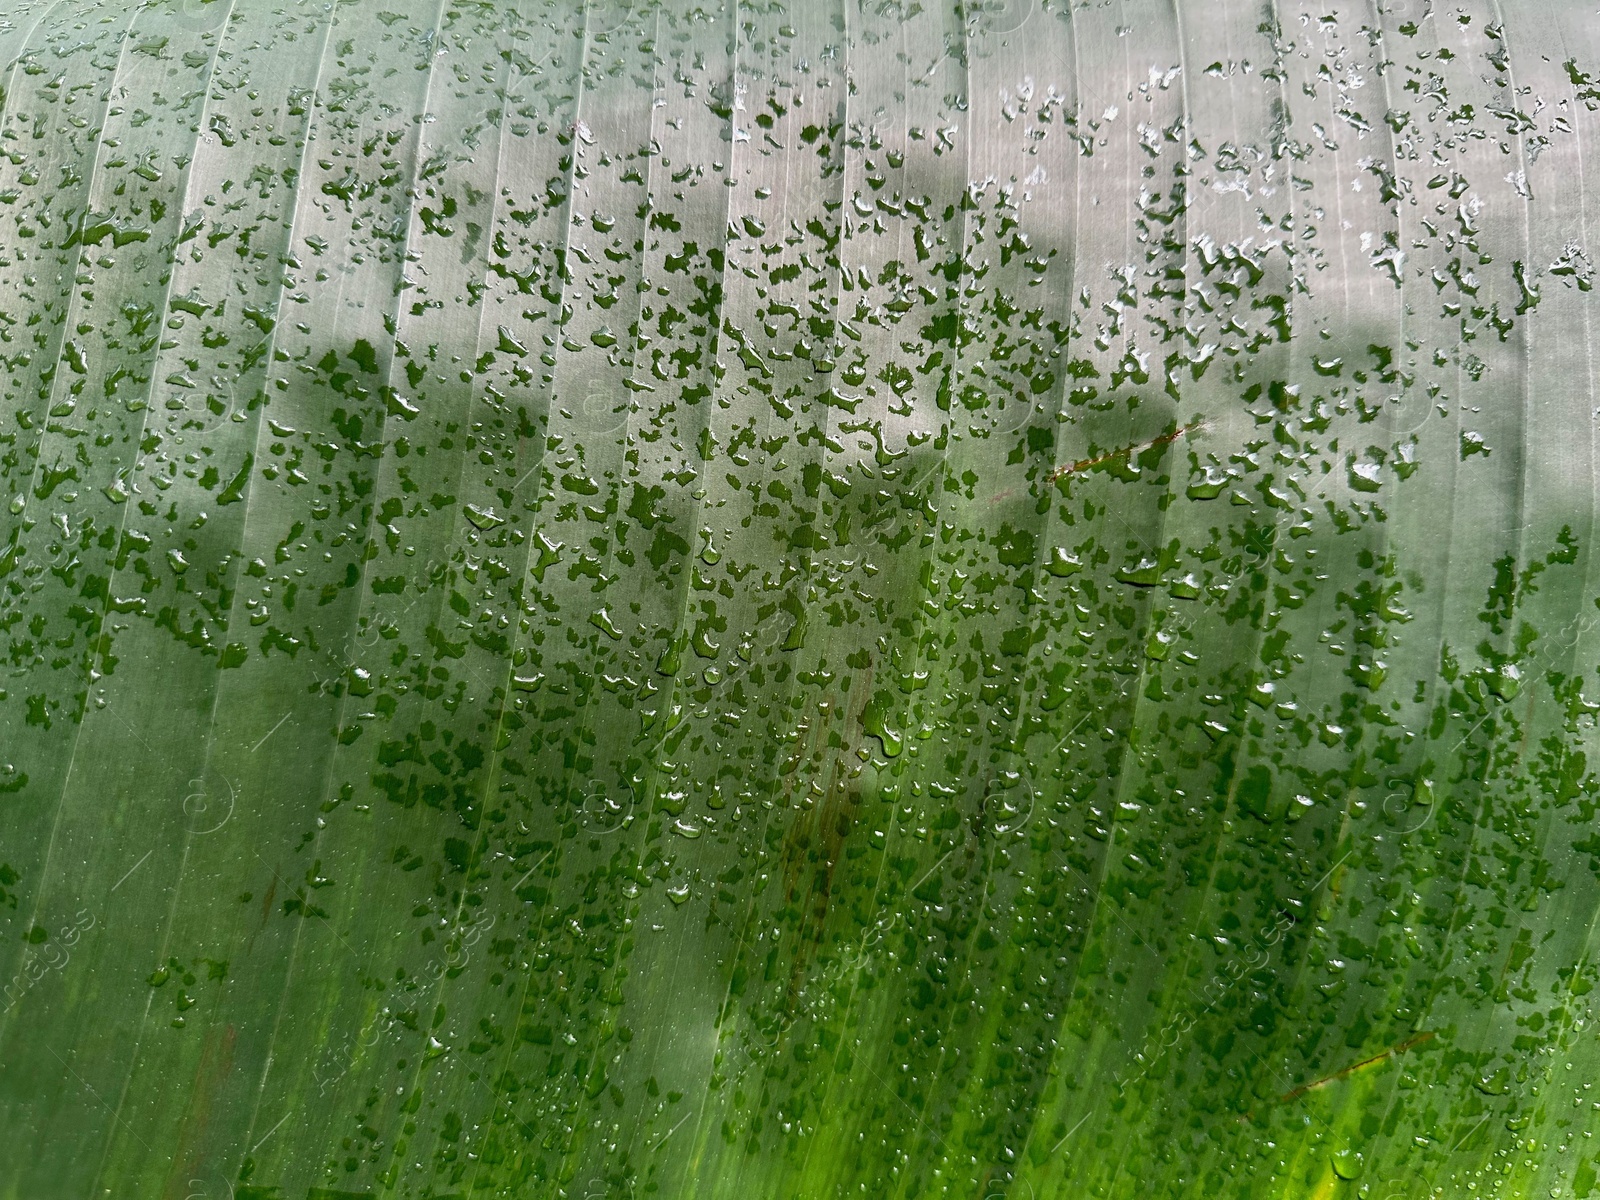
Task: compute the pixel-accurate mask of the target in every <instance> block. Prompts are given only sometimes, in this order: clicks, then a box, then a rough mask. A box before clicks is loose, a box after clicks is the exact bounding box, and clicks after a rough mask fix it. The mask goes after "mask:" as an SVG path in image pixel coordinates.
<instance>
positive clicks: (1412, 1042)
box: [1278, 1029, 1434, 1104]
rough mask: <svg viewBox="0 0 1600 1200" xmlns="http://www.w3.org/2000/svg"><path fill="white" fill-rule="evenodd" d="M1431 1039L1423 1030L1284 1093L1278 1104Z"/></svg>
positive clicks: (1431, 1034)
mask: <svg viewBox="0 0 1600 1200" xmlns="http://www.w3.org/2000/svg"><path fill="white" fill-rule="evenodd" d="M1433 1037H1434V1034H1433V1031H1432V1030H1431V1029H1430V1030H1425V1031H1423V1032H1422V1033H1419V1034H1415V1035H1414V1036H1412V1037H1408V1038H1407V1039H1406V1040H1405V1041H1403V1042H1401V1043H1400V1044H1399V1045H1398V1046H1390V1047H1389V1049H1387V1050H1385V1051H1383V1052H1382V1053H1381V1054H1374V1055H1373V1056H1372V1057H1371V1058H1364V1059H1362V1060H1361V1061H1360V1062H1358V1063H1352V1064H1351V1065H1350V1066H1348V1067H1346V1068H1345V1069H1344V1070H1342V1071H1335V1072H1334V1073H1333V1074H1332V1075H1328V1076H1325V1077H1323V1078H1322V1079H1319V1080H1317V1081H1316V1082H1315V1083H1308V1084H1305V1085H1304V1086H1302V1087H1297V1088H1295V1089H1294V1091H1292V1092H1285V1093H1284V1094H1283V1095H1281V1096H1279V1097H1278V1103H1280V1104H1285V1103H1287V1102H1288V1101H1290V1100H1298V1099H1299V1098H1300V1097H1301V1096H1304V1095H1305V1094H1306V1093H1307V1092H1313V1091H1315V1090H1316V1089H1317V1088H1319V1087H1324V1086H1326V1085H1327V1084H1330V1083H1333V1082H1335V1081H1336V1080H1340V1079H1345V1078H1348V1077H1349V1076H1351V1075H1354V1074H1355V1073H1356V1072H1357V1071H1360V1070H1363V1069H1364V1068H1366V1067H1370V1066H1374V1065H1376V1064H1377V1063H1381V1062H1383V1061H1384V1060H1385V1059H1389V1058H1393V1057H1394V1056H1395V1055H1397V1054H1404V1053H1405V1052H1406V1051H1407V1050H1409V1049H1411V1048H1412V1047H1413V1046H1420V1045H1421V1044H1422V1043H1423V1042H1427V1041H1432V1040H1433Z"/></svg>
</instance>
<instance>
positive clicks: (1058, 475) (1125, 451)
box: [1045, 420, 1205, 483]
mask: <svg viewBox="0 0 1600 1200" xmlns="http://www.w3.org/2000/svg"><path fill="white" fill-rule="evenodd" d="M1203 424H1205V422H1204V421H1203V420H1201V421H1191V422H1189V424H1187V425H1180V426H1179V427H1178V428H1176V429H1174V430H1173V431H1172V432H1171V433H1163V434H1162V435H1161V436H1160V437H1158V438H1151V439H1150V440H1149V441H1148V442H1138V443H1135V444H1134V445H1132V446H1124V447H1123V448H1122V449H1120V450H1111V451H1109V452H1107V453H1105V454H1102V455H1100V456H1099V457H1098V458H1081V459H1079V460H1078V461H1077V462H1075V463H1067V464H1065V465H1064V466H1060V467H1057V468H1056V469H1055V470H1054V471H1051V472H1050V474H1049V475H1048V476H1046V477H1045V482H1046V483H1054V482H1056V480H1058V479H1062V478H1064V477H1065V476H1068V475H1075V474H1077V473H1078V472H1079V471H1087V470H1088V469H1089V468H1090V467H1098V466H1099V465H1100V464H1101V463H1108V462H1110V461H1112V460H1113V459H1117V458H1125V457H1127V456H1128V455H1130V454H1143V453H1144V452H1145V451H1146V450H1153V449H1155V448H1156V447H1157V446H1169V445H1171V444H1172V443H1173V442H1175V441H1177V440H1178V439H1179V438H1181V437H1182V436H1183V435H1184V434H1186V433H1192V432H1194V431H1195V430H1196V429H1199V428H1200V426H1201V425H1203Z"/></svg>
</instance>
